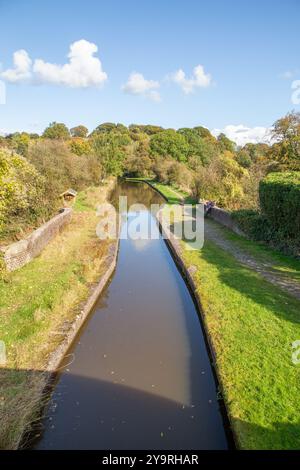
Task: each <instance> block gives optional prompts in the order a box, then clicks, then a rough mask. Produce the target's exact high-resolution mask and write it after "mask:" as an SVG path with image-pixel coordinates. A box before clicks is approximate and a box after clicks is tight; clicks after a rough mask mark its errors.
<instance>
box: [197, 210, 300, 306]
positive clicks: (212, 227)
mask: <svg viewBox="0 0 300 470" xmlns="http://www.w3.org/2000/svg"><path fill="white" fill-rule="evenodd" d="M205 239H206V240H211V241H212V242H213V243H215V244H216V245H217V246H219V247H220V248H222V249H223V250H225V251H227V252H228V253H230V254H231V255H233V256H234V257H235V258H236V259H237V260H238V261H239V262H240V263H242V264H243V265H245V266H247V267H248V268H250V269H253V270H254V271H256V272H257V273H259V274H260V275H261V276H262V277H264V278H265V279H266V280H267V281H269V282H271V283H272V284H275V285H276V286H278V287H280V288H281V289H283V290H284V291H286V292H288V293H289V294H291V295H292V296H293V297H296V298H297V299H298V300H300V283H298V282H296V281H295V280H293V279H291V278H290V277H288V276H286V275H284V274H283V273H282V272H280V273H279V272H278V271H276V270H275V269H274V267H273V266H272V264H271V263H268V262H262V261H260V260H257V259H256V258H255V257H254V256H253V255H252V254H249V253H248V252H247V251H246V250H242V249H241V248H240V247H238V246H237V245H236V244H235V243H234V242H231V241H229V240H226V238H225V237H224V235H223V233H222V227H221V226H218V224H217V223H215V222H213V221H211V220H209V219H205Z"/></svg>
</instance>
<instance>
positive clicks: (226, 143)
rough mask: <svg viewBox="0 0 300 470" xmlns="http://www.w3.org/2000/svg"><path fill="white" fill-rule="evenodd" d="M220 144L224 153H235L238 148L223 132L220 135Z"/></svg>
mask: <svg viewBox="0 0 300 470" xmlns="http://www.w3.org/2000/svg"><path fill="white" fill-rule="evenodd" d="M217 140H218V143H219V147H220V150H221V152H224V151H225V150H229V152H232V153H233V152H235V148H236V144H235V143H234V142H233V141H232V140H230V139H228V137H226V135H225V134H224V133H223V132H221V134H219V135H218V138H217Z"/></svg>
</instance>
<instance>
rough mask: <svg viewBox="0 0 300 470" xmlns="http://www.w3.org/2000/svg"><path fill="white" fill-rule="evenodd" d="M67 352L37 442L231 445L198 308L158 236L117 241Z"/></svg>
mask: <svg viewBox="0 0 300 470" xmlns="http://www.w3.org/2000/svg"><path fill="white" fill-rule="evenodd" d="M119 194H122V195H127V196H128V197H129V204H131V203H132V202H139V203H144V204H146V205H147V206H148V207H149V205H150V204H151V203H162V202H163V201H162V199H161V197H160V196H159V195H158V194H156V193H155V192H154V191H153V190H152V189H151V188H149V187H148V186H147V185H145V184H134V183H122V184H120V185H119V186H118V188H117V191H116V194H115V196H118V195H119ZM140 215H141V217H142V218H144V219H146V220H147V221H151V217H152V216H151V214H150V212H149V211H143V213H142V214H140ZM132 217H134V215H133V214H130V213H128V218H129V220H130V218H132ZM127 223H128V222H124V224H123V227H122V231H123V233H124V231H125V230H126V225H127ZM66 360H67V361H69V362H70V361H71V360H72V361H73V362H72V363H71V364H70V365H66V366H65V367H64V369H63V372H62V373H61V374H60V376H59V379H58V381H57V384H56V386H55V388H54V391H53V394H52V398H51V401H50V405H49V407H48V409H47V410H46V417H45V419H44V422H43V425H44V431H43V433H42V436H41V438H40V440H39V441H38V442H37V443H36V444H35V447H34V448H36V449H226V448H227V447H228V442H227V439H226V433H225V429H224V423H223V419H222V414H221V411H220V408H219V402H218V401H217V392H216V383H215V379H214V376H213V372H212V368H211V364H210V360H209V356H208V352H207V348H206V343H205V340H204V336H203V332H202V328H201V324H200V321H199V316H198V314H197V310H196V308H195V305H194V302H193V300H192V297H191V295H190V292H189V290H188V288H187V287H186V285H185V282H184V281H183V278H182V276H181V275H180V273H179V271H178V269H177V267H176V265H175V263H174V261H173V259H172V257H171V255H170V253H169V251H168V249H167V246H166V244H165V242H164V241H163V240H162V238H160V237H159V238H158V239H155V240H136V241H134V240H126V239H125V240H121V241H120V250H119V256H118V263H117V268H116V271H115V273H114V275H113V278H112V280H111V282H110V284H109V286H108V287H107V288H106V289H105V291H104V292H103V294H102V295H101V297H100V298H99V300H98V302H97V305H96V307H95V309H94V311H93V313H92V314H91V316H90V317H89V319H88V320H87V322H86V324H85V327H84V328H83V329H82V330H81V332H80V334H79V335H78V337H77V340H76V341H75V342H74V344H73V346H72V347H71V349H70V351H69V355H68V357H67V359H66Z"/></svg>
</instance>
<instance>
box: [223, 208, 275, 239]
mask: <svg viewBox="0 0 300 470" xmlns="http://www.w3.org/2000/svg"><path fill="white" fill-rule="evenodd" d="M231 216H232V218H233V219H234V220H235V221H236V222H237V223H238V225H239V228H240V229H241V230H242V231H243V232H244V233H245V234H246V235H247V236H248V237H249V238H251V239H252V240H255V241H265V242H270V241H271V240H272V239H273V238H274V236H275V234H274V229H273V228H272V226H271V225H270V222H269V221H268V219H266V218H265V217H264V216H262V215H261V214H260V213H259V212H257V211H254V210H251V209H248V210H247V209H240V210H237V211H232V212H231Z"/></svg>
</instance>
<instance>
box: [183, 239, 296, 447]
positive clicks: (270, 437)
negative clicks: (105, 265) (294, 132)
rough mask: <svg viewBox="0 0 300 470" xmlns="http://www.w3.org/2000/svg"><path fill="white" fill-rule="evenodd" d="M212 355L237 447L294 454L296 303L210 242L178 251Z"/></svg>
mask: <svg viewBox="0 0 300 470" xmlns="http://www.w3.org/2000/svg"><path fill="white" fill-rule="evenodd" d="M183 258H184V261H185V263H186V265H187V266H190V265H193V266H196V268H197V272H196V273H195V274H194V280H195V282H196V285H197V290H198V293H199V295H200V298H201V302H202V305H203V310H204V315H205V320H206V324H207V328H208V331H209V335H210V337H211V339H212V342H213V345H214V348H215V350H216V359H217V367H218V371H219V376H220V378H221V382H222V384H223V387H224V399H225V403H226V406H227V410H228V413H229V416H230V418H231V422H232V426H233V430H234V432H235V435H236V437H237V441H238V443H239V446H240V447H241V448H244V449H299V445H300V444H299V443H300V422H299V416H300V403H299V383H300V367H299V366H297V365H294V364H293V363H292V348H291V345H292V343H293V341H295V340H297V339H300V317H299V311H300V303H299V302H298V301H297V300H295V299H293V298H292V297H290V296H289V295H288V294H285V293H283V292H282V291H280V290H279V289H277V288H275V287H274V286H273V285H272V284H270V283H269V282H267V281H265V280H263V279H262V278H261V277H260V276H259V275H258V274H256V273H254V272H253V271H251V270H250V269H248V268H246V267H244V266H243V265H241V264H240V263H239V262H237V261H236V260H235V258H234V257H233V256H231V255H229V254H228V253H226V252H225V251H224V250H222V249H220V248H218V247H217V246H216V245H214V244H213V243H210V242H209V241H206V242H205V245H204V248H203V249H202V250H200V251H187V250H184V251H183Z"/></svg>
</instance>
